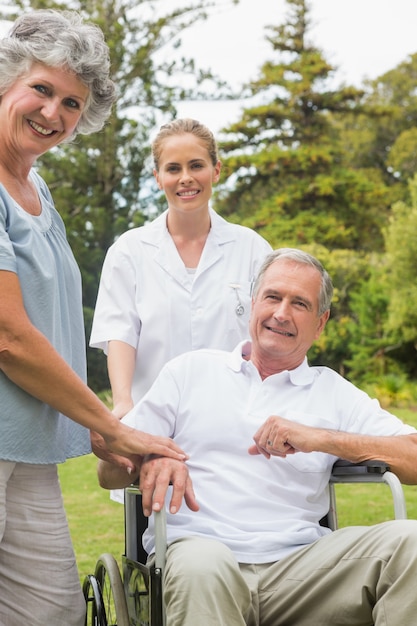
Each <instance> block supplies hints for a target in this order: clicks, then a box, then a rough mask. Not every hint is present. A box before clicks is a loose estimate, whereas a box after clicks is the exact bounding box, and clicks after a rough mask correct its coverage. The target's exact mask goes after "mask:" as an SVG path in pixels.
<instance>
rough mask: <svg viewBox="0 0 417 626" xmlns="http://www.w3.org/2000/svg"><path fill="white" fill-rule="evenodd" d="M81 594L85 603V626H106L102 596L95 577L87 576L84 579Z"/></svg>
mask: <svg viewBox="0 0 417 626" xmlns="http://www.w3.org/2000/svg"><path fill="white" fill-rule="evenodd" d="M83 593H84V598H85V602H86V614H85V626H107V620H106V615H105V611H104V604H103V596H102V595H101V589H100V585H99V582H98V580H97V578H96V577H95V576H93V575H91V574H89V575H88V576H86V577H85V579H84V584H83Z"/></svg>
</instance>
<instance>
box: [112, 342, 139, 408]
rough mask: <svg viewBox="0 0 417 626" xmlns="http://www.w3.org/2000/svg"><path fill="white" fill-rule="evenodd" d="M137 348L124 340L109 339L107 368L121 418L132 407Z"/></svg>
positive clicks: (114, 404)
mask: <svg viewBox="0 0 417 626" xmlns="http://www.w3.org/2000/svg"><path fill="white" fill-rule="evenodd" d="M135 362H136V350H135V348H133V347H132V346H130V345H129V344H127V343H125V342H123V341H116V340H112V341H109V345H108V352H107V369H108V373H109V380H110V386H111V390H112V397H113V408H114V414H115V415H116V417H118V418H119V419H121V418H122V417H123V416H124V415H125V414H126V413H127V412H128V411H129V410H130V409H131V408H132V407H133V400H132V382H133V375H134V372H135Z"/></svg>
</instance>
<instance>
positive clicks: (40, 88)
mask: <svg viewBox="0 0 417 626" xmlns="http://www.w3.org/2000/svg"><path fill="white" fill-rule="evenodd" d="M33 89H35V90H36V91H39V93H44V94H47V93H48V89H47V88H46V87H45V85H34V86H33Z"/></svg>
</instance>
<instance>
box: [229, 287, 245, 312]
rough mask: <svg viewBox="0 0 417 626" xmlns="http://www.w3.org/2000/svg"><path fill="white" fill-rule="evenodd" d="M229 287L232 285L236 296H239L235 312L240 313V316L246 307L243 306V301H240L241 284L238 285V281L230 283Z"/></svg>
mask: <svg viewBox="0 0 417 626" xmlns="http://www.w3.org/2000/svg"><path fill="white" fill-rule="evenodd" d="M229 287H231V288H232V289H234V291H235V294H236V298H237V305H236V308H235V313H236V315H238V316H239V317H240V316H241V315H243V314H244V312H245V307H244V306H243V304H242V302H241V301H240V298H239V289H240V285H238V284H236V283H230V285H229Z"/></svg>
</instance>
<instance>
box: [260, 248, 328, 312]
mask: <svg viewBox="0 0 417 626" xmlns="http://www.w3.org/2000/svg"><path fill="white" fill-rule="evenodd" d="M280 259H289V260H291V261H295V262H296V263H302V264H305V265H310V266H311V267H314V268H315V269H316V270H317V271H318V272H319V273H320V275H321V288H320V293H319V298H318V304H319V315H323V313H325V312H326V311H328V310H329V309H330V305H331V302H332V297H333V283H332V279H331V278H330V276H329V274H328V273H327V271H326V270H325V269H324V267H323V266H322V264H321V263H320V261H319V260H318V259H316V257H314V256H313V255H312V254H309V253H308V252H305V251H304V250H299V249H298V248H278V249H277V250H273V251H272V252H271V253H270V254H268V256H267V257H266V259H265V260H264V262H263V264H262V266H261V268H260V270H259V273H258V276H257V278H256V281H255V284H254V286H253V297H254V298H256V296H257V294H258V291H259V289H260V287H261V284H262V281H263V278H264V276H265V272H266V270H267V269H268V267H269V266H270V265H272V263H275V262H276V261H279V260H280Z"/></svg>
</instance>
